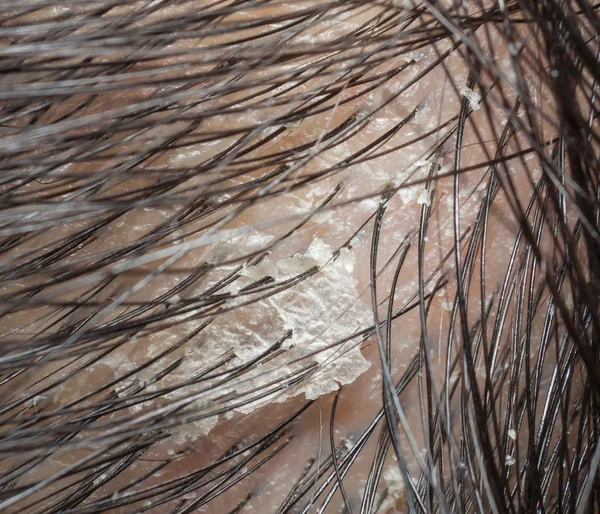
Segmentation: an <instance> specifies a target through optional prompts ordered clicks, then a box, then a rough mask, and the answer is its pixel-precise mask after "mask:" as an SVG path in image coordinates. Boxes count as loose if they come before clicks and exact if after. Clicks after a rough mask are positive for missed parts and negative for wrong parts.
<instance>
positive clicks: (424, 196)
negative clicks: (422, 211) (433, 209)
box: [417, 189, 431, 205]
mask: <svg viewBox="0 0 600 514" xmlns="http://www.w3.org/2000/svg"><path fill="white" fill-rule="evenodd" d="M417 203H418V204H421V205H431V197H430V196H429V191H427V190H426V189H425V190H424V191H421V194H420V195H419V198H417Z"/></svg>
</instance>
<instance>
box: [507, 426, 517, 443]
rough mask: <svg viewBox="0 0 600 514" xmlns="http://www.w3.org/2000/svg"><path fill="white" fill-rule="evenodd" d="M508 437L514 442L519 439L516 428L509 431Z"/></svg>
mask: <svg viewBox="0 0 600 514" xmlns="http://www.w3.org/2000/svg"><path fill="white" fill-rule="evenodd" d="M508 437H510V438H511V439H512V440H513V441H514V440H516V439H517V432H516V431H515V429H514V428H509V429H508Z"/></svg>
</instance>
